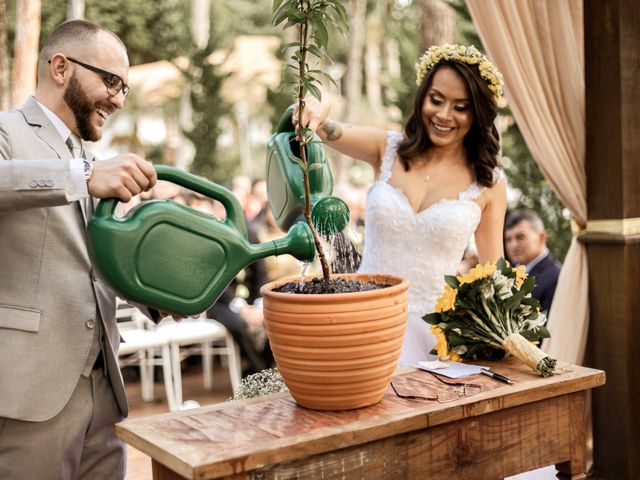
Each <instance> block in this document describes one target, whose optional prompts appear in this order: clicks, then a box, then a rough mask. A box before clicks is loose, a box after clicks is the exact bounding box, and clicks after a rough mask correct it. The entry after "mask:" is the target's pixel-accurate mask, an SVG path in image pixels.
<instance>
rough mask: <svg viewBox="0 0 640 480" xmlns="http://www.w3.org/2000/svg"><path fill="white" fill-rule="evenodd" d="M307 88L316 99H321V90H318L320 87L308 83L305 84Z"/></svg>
mask: <svg viewBox="0 0 640 480" xmlns="http://www.w3.org/2000/svg"><path fill="white" fill-rule="evenodd" d="M307 89H308V90H309V93H311V95H313V96H314V97H316V98H317V99H318V100H322V92H321V91H320V89H319V88H318V87H316V86H315V85H313V84H311V83H309V84H308V85H307Z"/></svg>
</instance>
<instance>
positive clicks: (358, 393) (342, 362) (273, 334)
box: [260, 274, 409, 410]
mask: <svg viewBox="0 0 640 480" xmlns="http://www.w3.org/2000/svg"><path fill="white" fill-rule="evenodd" d="M339 276H340V277H342V278H349V279H354V280H362V281H367V282H372V283H386V284H389V285H391V286H390V287H388V288H381V289H378V290H371V291H368V292H356V293H341V294H327V295H303V294H291V293H278V292H274V291H273V290H274V289H276V288H278V287H280V286H282V285H284V284H285V283H288V282H289V281H291V280H290V279H289V280H282V281H278V282H272V283H268V284H266V285H264V286H263V287H262V288H261V289H260V292H261V293H262V297H263V299H264V304H263V306H264V320H265V325H266V329H267V335H268V336H269V342H270V344H271V349H272V351H273V355H274V357H275V360H276V364H277V366H278V369H279V370H280V373H281V374H282V377H283V379H284V381H285V383H286V384H287V387H288V388H289V391H290V393H291V395H292V396H293V398H294V399H295V400H296V402H298V403H299V404H300V405H302V406H304V407H307V408H313V409H316V410H348V409H352V408H360V407H366V406H369V405H373V404H374V403H377V402H379V401H380V400H381V399H382V397H383V395H384V393H385V391H386V390H387V387H388V386H389V381H390V379H391V376H392V374H393V372H394V371H395V369H396V365H397V362H398V358H399V357H400V349H401V348H402V340H403V338H404V332H405V328H406V322H407V314H408V312H407V288H408V287H409V282H408V281H407V280H405V279H403V278H400V277H396V276H393V275H380V274H373V275H372V274H345V275H339Z"/></svg>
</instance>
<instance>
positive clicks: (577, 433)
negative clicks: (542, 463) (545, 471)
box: [556, 392, 587, 480]
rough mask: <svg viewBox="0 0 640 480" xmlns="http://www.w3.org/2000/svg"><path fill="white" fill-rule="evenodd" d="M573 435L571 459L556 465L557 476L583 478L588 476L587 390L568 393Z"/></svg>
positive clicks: (576, 479) (561, 477)
mask: <svg viewBox="0 0 640 480" xmlns="http://www.w3.org/2000/svg"><path fill="white" fill-rule="evenodd" d="M568 397H569V412H570V415H571V416H570V420H571V421H570V423H569V432H570V436H571V459H570V460H569V461H567V462H563V463H559V464H557V465H556V468H557V469H558V475H557V478H559V479H571V480H583V479H586V478H587V433H586V417H585V401H586V392H576V393H571V394H569V395H568Z"/></svg>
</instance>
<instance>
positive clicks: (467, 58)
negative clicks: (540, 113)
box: [416, 43, 504, 101]
mask: <svg viewBox="0 0 640 480" xmlns="http://www.w3.org/2000/svg"><path fill="white" fill-rule="evenodd" d="M443 60H453V61H456V62H461V63H466V64H467V65H477V66H478V70H479V72H480V76H481V77H482V78H483V79H484V80H485V81H486V82H487V84H488V85H489V90H491V91H492V92H493V98H494V100H496V101H498V99H499V98H500V97H501V96H502V86H503V85H504V80H503V78H502V74H501V73H500V72H499V71H498V69H497V68H496V67H495V66H494V65H493V63H491V62H490V61H489V59H488V58H487V57H486V56H484V55H483V54H482V53H480V51H479V50H478V49H477V48H476V47H474V46H473V45H470V46H468V47H466V46H464V45H450V44H448V43H445V44H444V45H434V46H433V47H431V48H429V50H427V51H426V52H424V54H423V55H422V57H420V60H419V61H418V63H416V83H417V84H418V85H420V84H421V83H422V81H423V80H424V77H425V76H426V75H427V72H429V70H431V69H432V68H433V67H435V66H436V65H437V64H438V63H440V62H441V61H443Z"/></svg>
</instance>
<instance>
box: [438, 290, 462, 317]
mask: <svg viewBox="0 0 640 480" xmlns="http://www.w3.org/2000/svg"><path fill="white" fill-rule="evenodd" d="M457 294H458V290H456V289H455V288H451V287H450V286H449V285H445V286H444V293H443V294H442V296H441V297H440V298H439V299H438V300H437V301H436V307H435V308H436V312H438V313H440V312H447V311H449V310H453V309H454V308H455V304H456V295H457Z"/></svg>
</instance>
